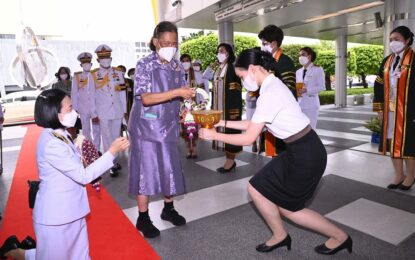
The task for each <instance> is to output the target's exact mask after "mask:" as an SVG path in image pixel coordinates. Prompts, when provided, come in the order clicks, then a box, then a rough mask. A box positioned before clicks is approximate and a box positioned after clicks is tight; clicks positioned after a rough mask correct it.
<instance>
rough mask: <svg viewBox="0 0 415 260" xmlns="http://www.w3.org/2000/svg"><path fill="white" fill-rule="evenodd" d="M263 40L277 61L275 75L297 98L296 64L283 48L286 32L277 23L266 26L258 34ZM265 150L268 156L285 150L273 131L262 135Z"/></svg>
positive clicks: (262, 147)
mask: <svg viewBox="0 0 415 260" xmlns="http://www.w3.org/2000/svg"><path fill="white" fill-rule="evenodd" d="M258 38H259V39H260V40H261V42H262V48H261V49H262V50H263V51H266V52H269V53H271V54H272V56H273V57H274V59H275V61H276V62H277V67H276V71H275V76H277V77H278V78H279V79H281V81H282V82H283V83H284V84H285V85H286V86H287V87H288V88H289V89H290V91H291V93H293V95H294V97H295V98H297V92H296V88H295V71H296V69H295V66H294V62H293V60H292V59H291V58H290V57H288V56H287V55H285V54H284V53H283V49H282V48H281V44H282V40H283V39H284V32H283V31H282V30H281V28H279V27H277V26H275V25H272V24H271V25H268V26H265V27H264V28H263V29H262V30H261V31H260V32H259V34H258ZM263 149H264V150H265V154H266V155H267V156H277V155H278V153H279V152H281V151H284V150H285V144H284V142H283V141H282V140H279V139H278V138H275V137H274V136H273V135H272V134H271V133H269V132H265V133H264V134H263V135H262V136H261V149H260V150H261V151H262V150H263Z"/></svg>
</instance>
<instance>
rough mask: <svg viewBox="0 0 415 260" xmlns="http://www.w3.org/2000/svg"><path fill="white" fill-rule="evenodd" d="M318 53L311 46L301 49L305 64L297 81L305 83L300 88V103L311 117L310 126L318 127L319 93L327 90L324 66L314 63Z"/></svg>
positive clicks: (297, 73)
mask: <svg viewBox="0 0 415 260" xmlns="http://www.w3.org/2000/svg"><path fill="white" fill-rule="evenodd" d="M315 59H316V53H315V52H314V51H313V50H312V49H311V48H309V47H304V48H302V49H301V50H300V57H299V62H300V64H301V65H302V66H303V67H302V68H300V69H299V70H297V72H296V82H297V83H304V86H303V88H302V89H301V90H299V94H300V95H301V96H299V98H298V103H299V104H300V107H301V111H302V112H303V113H304V114H305V115H306V116H307V117H308V118H309V119H310V126H311V127H312V128H313V129H316V127H317V117H318V109H319V108H320V99H319V97H318V93H319V92H320V91H323V90H325V89H326V88H325V81H324V70H323V68H322V67H320V66H317V65H314V64H313V62H314V61H315Z"/></svg>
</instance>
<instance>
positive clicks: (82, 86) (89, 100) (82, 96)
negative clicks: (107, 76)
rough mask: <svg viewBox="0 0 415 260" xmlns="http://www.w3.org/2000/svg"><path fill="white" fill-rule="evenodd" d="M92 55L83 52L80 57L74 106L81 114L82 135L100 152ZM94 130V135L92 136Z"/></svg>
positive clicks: (73, 82)
mask: <svg viewBox="0 0 415 260" xmlns="http://www.w3.org/2000/svg"><path fill="white" fill-rule="evenodd" d="M91 59H92V54H91V53H89V52H83V53H81V54H79V55H78V61H79V62H80V63H81V64H80V65H81V67H82V71H79V72H75V73H74V76H73V80H72V90H71V98H72V106H73V108H74V109H75V111H76V112H78V113H79V115H80V117H81V123H82V134H83V135H84V136H85V138H86V139H88V140H91V141H93V143H94V145H95V147H96V148H97V149H98V150H99V149H100V147H101V132H100V128H99V123H92V121H91V119H92V118H95V119H96V118H97V117H98V116H97V112H96V109H95V84H94V80H93V78H92V75H91V72H90V70H91V66H92V63H91ZM91 128H92V134H91Z"/></svg>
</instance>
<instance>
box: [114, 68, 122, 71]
mask: <svg viewBox="0 0 415 260" xmlns="http://www.w3.org/2000/svg"><path fill="white" fill-rule="evenodd" d="M112 69H114V70H118V71H122V70H121V69H120V68H118V67H112Z"/></svg>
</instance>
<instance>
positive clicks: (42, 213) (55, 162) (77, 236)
mask: <svg viewBox="0 0 415 260" xmlns="http://www.w3.org/2000/svg"><path fill="white" fill-rule="evenodd" d="M76 118H77V113H76V112H75V110H73V108H72V103H71V99H70V97H69V96H68V95H67V94H65V92H63V91H61V90H59V89H49V90H45V91H43V92H42V93H41V94H40V95H39V97H38V98H37V99H36V104H35V122H36V124H37V125H38V126H40V127H43V128H44V129H43V130H42V133H41V134H40V137H39V139H38V143H37V147H36V160H37V168H38V171H39V179H40V186H39V191H38V193H37V195H36V202H35V207H34V209H33V226H34V229H35V234H36V239H37V247H36V249H30V250H26V251H25V250H23V249H21V246H20V243H19V241H18V240H17V238H16V237H14V236H11V237H9V239H7V241H6V242H5V243H4V245H3V246H2V247H1V250H0V251H1V254H0V255H1V257H4V256H6V257H10V258H13V259H26V260H27V259H29V260H32V259H40V260H43V259H77V260H81V259H82V260H87V259H90V256H89V241H88V233H87V226H86V220H85V217H86V216H87V215H88V214H89V211H90V209H89V203H88V196H87V192H86V188H85V185H87V184H88V183H90V182H91V181H93V180H94V179H96V178H98V177H99V176H101V175H102V174H104V173H105V172H106V171H108V170H109V169H110V168H111V167H112V166H113V160H114V158H115V156H116V155H117V153H118V152H121V151H124V150H125V149H127V148H128V146H129V141H128V140H127V139H126V138H124V137H121V138H118V139H116V140H115V141H114V142H113V143H112V144H111V146H110V147H109V149H108V151H107V152H106V153H104V154H103V155H102V156H101V157H100V158H99V159H97V160H96V161H95V162H93V163H92V164H91V165H89V166H87V167H86V168H85V167H84V165H83V163H82V158H81V156H80V153H79V151H78V149H77V148H76V147H75V145H74V144H73V141H72V139H71V136H70V135H69V133H68V131H67V130H66V129H67V128H70V127H73V126H74V125H75V122H76Z"/></svg>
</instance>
